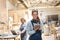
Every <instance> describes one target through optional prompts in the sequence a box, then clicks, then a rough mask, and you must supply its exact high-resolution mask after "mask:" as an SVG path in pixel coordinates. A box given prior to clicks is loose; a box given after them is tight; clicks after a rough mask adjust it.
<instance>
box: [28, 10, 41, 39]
mask: <svg viewBox="0 0 60 40" xmlns="http://www.w3.org/2000/svg"><path fill="white" fill-rule="evenodd" d="M32 17H33V19H32V20H31V21H30V22H28V24H27V32H28V34H29V35H30V37H29V40H42V38H41V22H40V19H39V17H38V11H37V10H33V11H32ZM35 24H38V25H39V26H35Z"/></svg>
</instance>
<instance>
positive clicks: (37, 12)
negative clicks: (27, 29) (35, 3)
mask: <svg viewBox="0 0 60 40" xmlns="http://www.w3.org/2000/svg"><path fill="white" fill-rule="evenodd" d="M34 12H36V13H37V15H38V10H32V15H33V13H34ZM37 21H39V22H40V19H39V17H37Z"/></svg>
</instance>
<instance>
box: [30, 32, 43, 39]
mask: <svg viewBox="0 0 60 40" xmlns="http://www.w3.org/2000/svg"><path fill="white" fill-rule="evenodd" d="M29 40H42V38H41V31H36V33H34V34H32V35H31V36H30V38H29Z"/></svg>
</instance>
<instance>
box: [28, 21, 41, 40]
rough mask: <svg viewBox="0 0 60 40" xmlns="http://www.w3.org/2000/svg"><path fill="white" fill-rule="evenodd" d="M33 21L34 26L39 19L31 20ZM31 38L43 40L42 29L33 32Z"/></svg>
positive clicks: (30, 39) (31, 39) (32, 39)
mask: <svg viewBox="0 0 60 40" xmlns="http://www.w3.org/2000/svg"><path fill="white" fill-rule="evenodd" d="M31 23H32V26H33V27H34V24H33V23H37V21H31ZM33 30H34V29H33ZM29 40H42V38H41V30H37V31H36V32H35V33H34V34H32V35H31V36H30V37H29Z"/></svg>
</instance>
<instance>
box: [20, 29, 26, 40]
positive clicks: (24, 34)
mask: <svg viewBox="0 0 60 40" xmlns="http://www.w3.org/2000/svg"><path fill="white" fill-rule="evenodd" d="M22 30H24V28H20V31H22ZM24 36H26V31H25V32H24V33H22V34H21V40H23V38H24Z"/></svg>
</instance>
